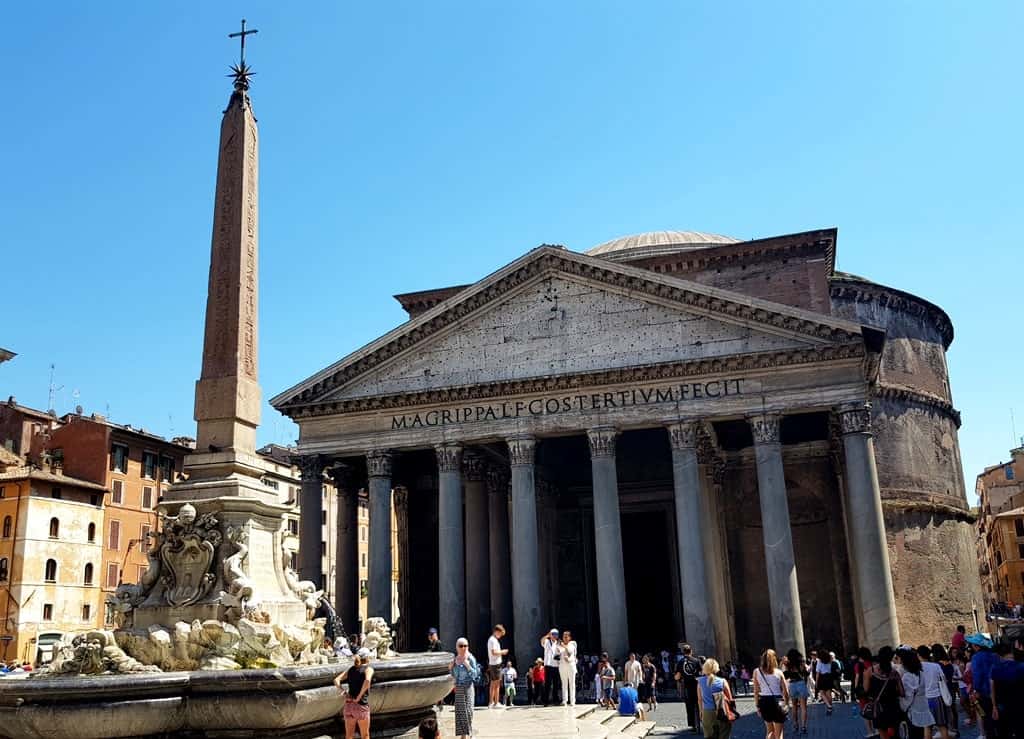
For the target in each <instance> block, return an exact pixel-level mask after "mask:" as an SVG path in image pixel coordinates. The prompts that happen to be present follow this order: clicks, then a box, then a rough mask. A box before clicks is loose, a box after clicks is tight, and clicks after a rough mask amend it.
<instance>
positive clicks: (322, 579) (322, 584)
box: [320, 573, 327, 590]
mask: <svg viewBox="0 0 1024 739" xmlns="http://www.w3.org/2000/svg"><path fill="white" fill-rule="evenodd" d="M320 589H321V590H327V575H324V574H322V573H321V575H320Z"/></svg>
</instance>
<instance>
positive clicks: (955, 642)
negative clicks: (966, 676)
mask: <svg viewBox="0 0 1024 739" xmlns="http://www.w3.org/2000/svg"><path fill="white" fill-rule="evenodd" d="M949 646H951V647H952V648H953V649H958V650H960V651H961V652H962V651H963V650H964V649H965V648H966V647H967V629H965V628H964V625H963V624H960V625H958V626H957V627H956V631H954V632H953V638H952V639H950V640H949Z"/></svg>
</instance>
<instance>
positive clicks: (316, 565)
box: [299, 454, 324, 588]
mask: <svg viewBox="0 0 1024 739" xmlns="http://www.w3.org/2000/svg"><path fill="white" fill-rule="evenodd" d="M299 470H300V472H301V474H302V483H301V488H300V489H299V577H300V578H302V579H303V580H309V581H310V582H312V583H313V584H315V585H316V586H317V588H321V587H323V584H322V583H323V560H322V557H323V553H322V552H321V547H322V546H323V510H324V503H323V495H324V459H323V457H321V456H319V455H317V454H312V455H307V456H303V457H299Z"/></svg>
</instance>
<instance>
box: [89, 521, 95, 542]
mask: <svg viewBox="0 0 1024 739" xmlns="http://www.w3.org/2000/svg"><path fill="white" fill-rule="evenodd" d="M88 531H89V533H88V537H89V543H90V544H92V543H93V542H94V541H96V524H94V523H91V524H89V529H88Z"/></svg>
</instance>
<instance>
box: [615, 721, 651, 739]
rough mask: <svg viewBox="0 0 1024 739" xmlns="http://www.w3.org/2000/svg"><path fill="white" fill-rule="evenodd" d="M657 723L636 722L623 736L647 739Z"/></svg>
mask: <svg viewBox="0 0 1024 739" xmlns="http://www.w3.org/2000/svg"><path fill="white" fill-rule="evenodd" d="M655 726H657V723H656V722H654V721H636V722H634V723H633V725H632V726H629V727H628V728H627V729H626V730H625V731H623V732H622V735H623V736H631V737H645V736H647V735H648V734H650V733H651V732H652V731H653V730H654V727H655Z"/></svg>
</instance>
